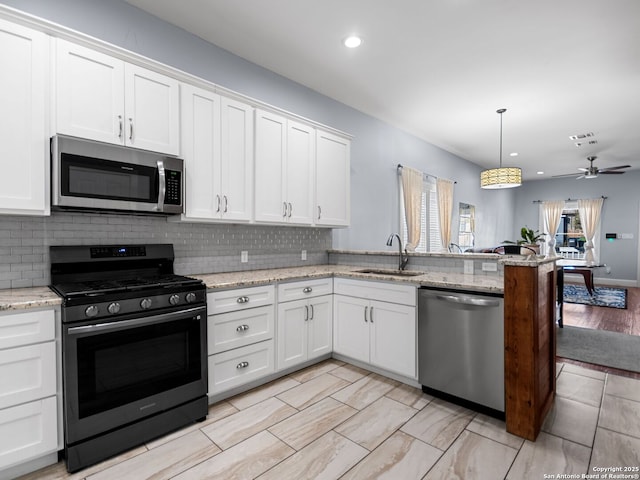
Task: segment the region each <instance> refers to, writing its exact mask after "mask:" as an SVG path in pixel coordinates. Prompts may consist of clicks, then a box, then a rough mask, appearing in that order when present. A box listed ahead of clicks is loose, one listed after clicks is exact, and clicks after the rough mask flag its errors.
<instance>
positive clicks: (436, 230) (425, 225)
mask: <svg viewBox="0 0 640 480" xmlns="http://www.w3.org/2000/svg"><path fill="white" fill-rule="evenodd" d="M399 185H400V225H401V227H400V231H401V232H402V241H403V242H404V244H405V245H406V244H407V221H406V218H405V215H404V202H403V201H402V182H400V181H399ZM420 228H421V232H420V243H419V244H418V246H417V247H416V252H420V253H427V252H440V251H441V250H442V242H441V240H440V220H439V218H438V195H437V192H436V182H435V180H434V179H432V178H430V177H426V178H425V179H424V182H423V184H422V211H421V212H420Z"/></svg>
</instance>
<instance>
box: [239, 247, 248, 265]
mask: <svg viewBox="0 0 640 480" xmlns="http://www.w3.org/2000/svg"><path fill="white" fill-rule="evenodd" d="M248 261H249V252H247V251H246V250H242V251H241V252H240V263H247V262H248Z"/></svg>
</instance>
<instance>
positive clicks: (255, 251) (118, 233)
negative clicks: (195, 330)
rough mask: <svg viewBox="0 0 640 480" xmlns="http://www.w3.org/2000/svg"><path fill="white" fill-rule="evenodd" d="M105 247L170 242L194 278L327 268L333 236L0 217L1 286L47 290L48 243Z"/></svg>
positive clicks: (84, 217)
mask: <svg viewBox="0 0 640 480" xmlns="http://www.w3.org/2000/svg"><path fill="white" fill-rule="evenodd" d="M105 243H172V244H173V245H174V250H175V256H176V259H175V271H176V273H180V274H183V275H189V274H196V273H209V272H225V271H240V270H253V269H258V268H280V267H289V266H297V265H314V264H324V263H327V261H328V255H327V250H328V249H330V248H331V230H330V229H321V228H310V227H309V228H307V227H286V226H264V225H226V224H199V223H183V222H173V221H168V220H167V219H166V218H165V217H146V216H135V215H111V214H89V213H75V212H74V213H71V212H54V213H53V214H52V215H51V216H49V217H27V216H24V217H23V216H6V215H0V288H19V287H31V286H42V285H48V284H49V283H50V278H49V270H50V265H49V247H50V246H51V245H94V244H105ZM303 249H304V250H307V260H306V261H304V262H303V261H301V260H300V251H301V250H303ZM242 250H247V251H248V252H249V262H248V263H242V264H241V263H240V252H241V251H242Z"/></svg>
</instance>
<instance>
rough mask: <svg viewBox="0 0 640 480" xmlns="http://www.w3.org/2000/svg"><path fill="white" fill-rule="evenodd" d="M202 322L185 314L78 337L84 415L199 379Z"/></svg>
mask: <svg viewBox="0 0 640 480" xmlns="http://www.w3.org/2000/svg"><path fill="white" fill-rule="evenodd" d="M199 324H200V322H199V321H198V320H195V319H194V320H187V319H182V320H179V321H173V322H166V323H160V324H153V325H149V326H144V327H139V328H133V329H128V330H122V331H117V332H111V333H103V334H99V335H94V336H90V337H84V338H79V339H78V341H77V355H78V357H77V360H78V403H79V409H78V410H79V418H85V417H88V416H90V415H94V414H96V413H100V412H103V411H107V410H110V409H112V408H116V407H119V406H122V405H125V404H127V403H130V402H134V401H136V400H140V399H142V398H145V397H148V396H150V395H155V394H157V393H161V392H165V391H167V390H170V389H172V388H176V387H179V386H181V385H185V384H188V383H191V382H194V381H197V380H198V379H199V378H200V373H201V365H200V326H199Z"/></svg>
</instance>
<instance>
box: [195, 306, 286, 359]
mask: <svg viewBox="0 0 640 480" xmlns="http://www.w3.org/2000/svg"><path fill="white" fill-rule="evenodd" d="M274 317H275V307H274V306H273V305H267V306H264V307H258V308H247V309H245V310H238V311H236V312H227V313H221V314H218V315H209V318H208V330H207V336H208V339H207V340H208V341H207V346H208V351H209V354H213V353H220V352H224V351H226V350H231V349H232V348H238V347H244V346H245V345H250V344H252V343H256V342H261V341H263V340H268V339H270V338H273V325H274V321H275V318H274Z"/></svg>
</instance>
